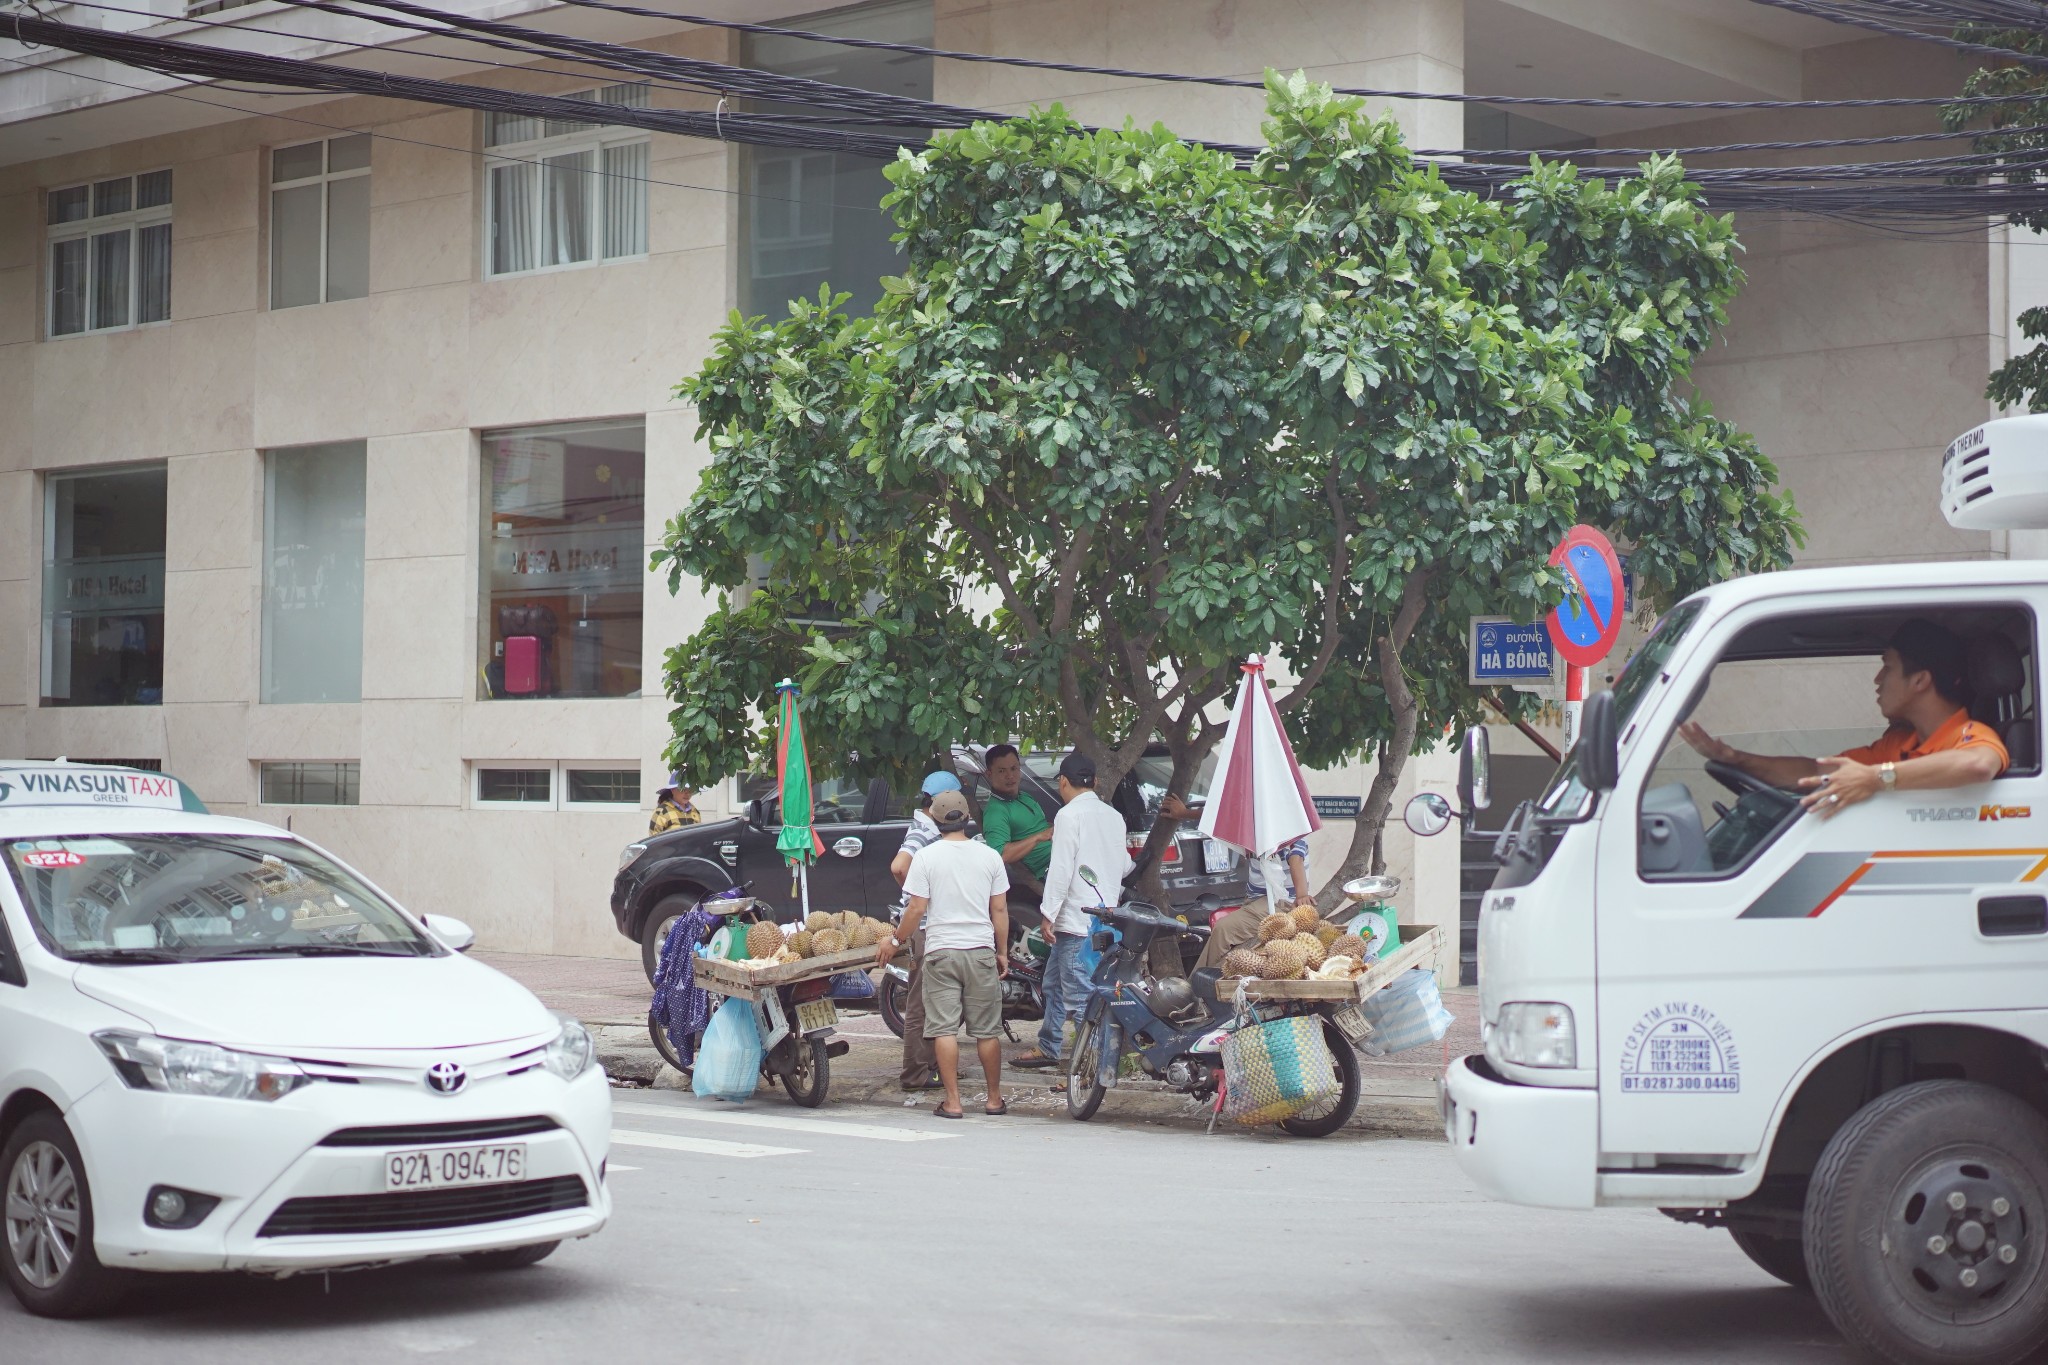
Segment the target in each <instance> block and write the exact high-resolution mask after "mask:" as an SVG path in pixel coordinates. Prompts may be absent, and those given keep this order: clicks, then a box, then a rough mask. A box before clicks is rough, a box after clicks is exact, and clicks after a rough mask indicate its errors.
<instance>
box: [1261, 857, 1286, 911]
mask: <svg viewBox="0 0 2048 1365" xmlns="http://www.w3.org/2000/svg"><path fill="white" fill-rule="evenodd" d="M1259 862H1260V863H1262V864H1263V865H1264V866H1265V869H1266V913H1267V914H1269V915H1277V914H1279V913H1280V872H1281V868H1282V864H1281V862H1280V860H1279V859H1278V858H1275V857H1274V856H1273V855H1272V854H1270V853H1262V854H1260V855H1259Z"/></svg>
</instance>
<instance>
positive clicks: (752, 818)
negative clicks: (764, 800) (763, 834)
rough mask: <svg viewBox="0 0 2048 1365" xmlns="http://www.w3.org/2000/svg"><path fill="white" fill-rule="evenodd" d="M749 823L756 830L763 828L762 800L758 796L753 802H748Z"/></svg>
mask: <svg viewBox="0 0 2048 1365" xmlns="http://www.w3.org/2000/svg"><path fill="white" fill-rule="evenodd" d="M747 823H748V824H750V825H752V826H753V827H754V828H755V829H760V828H762V824H761V798H760V797H758V796H757V797H755V798H754V799H753V800H751V801H749V802H747Z"/></svg>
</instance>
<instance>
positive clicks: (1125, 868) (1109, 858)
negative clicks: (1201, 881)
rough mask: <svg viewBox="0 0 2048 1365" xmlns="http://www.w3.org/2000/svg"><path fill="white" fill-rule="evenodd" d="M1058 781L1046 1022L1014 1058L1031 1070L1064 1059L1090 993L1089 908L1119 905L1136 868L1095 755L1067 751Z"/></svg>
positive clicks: (1047, 908) (1048, 895) (1046, 907)
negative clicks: (1085, 957) (1100, 791)
mask: <svg viewBox="0 0 2048 1365" xmlns="http://www.w3.org/2000/svg"><path fill="white" fill-rule="evenodd" d="M1059 784H1060V800H1061V801H1062V802H1064V803H1065V804H1064V805H1063V806H1062V807H1061V808H1060V813H1059V814H1058V815H1057V816H1055V817H1054V819H1053V822H1052V864H1051V866H1049V867H1047V868H1046V870H1045V896H1044V899H1043V900H1041V901H1040V902H1039V909H1040V911H1041V913H1043V914H1044V916H1045V932H1046V934H1047V935H1048V936H1049V937H1050V938H1051V940H1052V955H1051V956H1050V957H1048V958H1046V961H1045V1022H1044V1023H1043V1024H1041V1025H1040V1026H1039V1029H1038V1050H1037V1051H1035V1052H1027V1053H1025V1054H1024V1055H1023V1056H1022V1057H1019V1058H1017V1059H1016V1061H1015V1062H1013V1063H1012V1065H1014V1066H1021V1067H1024V1068H1026V1069H1031V1068H1042V1067H1051V1066H1057V1065H1058V1064H1059V1059H1060V1050H1061V1048H1063V1047H1064V1046H1065V1045H1066V1024H1067V1019H1068V1017H1069V1016H1070V1015H1071V1016H1075V1017H1076V1018H1078V1016H1079V1015H1080V1013H1081V1009H1082V1006H1083V1005H1084V1004H1085V1003H1086V1002H1087V999H1088V972H1087V969H1086V968H1085V967H1084V966H1083V965H1082V962H1081V949H1082V948H1083V947H1084V946H1085V945H1086V944H1087V942H1088V912H1089V911H1091V910H1094V909H1098V908H1100V907H1102V906H1104V905H1114V904H1115V903H1116V896H1117V892H1118V890H1119V888H1120V885H1121V883H1122V882H1123V879H1124V874H1126V873H1127V872H1129V871H1130V870H1131V853H1130V849H1129V848H1128V847H1127V846H1126V844H1125V842H1124V818H1123V816H1121V815H1118V814H1117V813H1116V811H1115V809H1114V808H1113V807H1111V806H1110V805H1109V803H1108V802H1106V801H1104V800H1103V799H1102V798H1101V797H1099V796H1097V795H1096V794H1095V760H1094V759H1092V758H1090V757H1088V755H1086V754H1084V753H1081V752H1079V751H1078V750H1077V751H1076V752H1074V753H1071V754H1068V755H1067V756H1066V757H1065V758H1063V759H1061V760H1060V775H1059ZM1084 867H1085V868H1087V869H1088V870H1089V871H1090V872H1092V873H1094V874H1095V885H1094V886H1090V885H1088V883H1087V882H1085V881H1083V880H1081V869H1082V868H1084Z"/></svg>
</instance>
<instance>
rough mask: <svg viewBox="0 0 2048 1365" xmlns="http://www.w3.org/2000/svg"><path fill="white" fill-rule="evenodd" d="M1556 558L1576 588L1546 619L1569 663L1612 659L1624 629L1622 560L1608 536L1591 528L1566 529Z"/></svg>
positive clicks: (1580, 664) (1554, 561)
mask: <svg viewBox="0 0 2048 1365" xmlns="http://www.w3.org/2000/svg"><path fill="white" fill-rule="evenodd" d="M1550 562H1551V564H1552V566H1560V565H1561V566H1562V567H1563V568H1564V571H1565V576H1566V577H1567V578H1568V579H1569V580H1570V583H1571V587H1572V591H1571V592H1570V593H1569V594H1568V595H1567V596H1566V597H1565V600H1564V601H1562V602H1560V603H1558V604H1557V606H1556V607H1555V608H1553V609H1552V610H1551V613H1550V615H1549V616H1548V617H1546V618H1544V623H1545V624H1546V625H1548V626H1549V627H1550V638H1551V641H1552V643H1554V644H1555V645H1556V646H1557V652H1558V653H1559V654H1562V655H1563V656H1564V660H1565V662H1566V663H1568V664H1572V665H1574V666H1576V667H1579V668H1585V667H1589V666H1591V665H1593V664H1596V663H1598V662H1600V660H1601V659H1603V658H1605V657H1606V655H1607V651H1608V650H1610V649H1612V648H1614V641H1615V637H1616V636H1618V635H1619V634H1620V633H1621V612H1622V596H1623V591H1624V590H1623V587H1622V581H1621V562H1620V560H1619V559H1617V558H1616V557H1615V553H1614V547H1613V546H1612V545H1610V544H1609V543H1608V541H1607V537H1606V536H1604V535H1602V534H1600V532H1598V531H1597V530H1595V529H1593V528H1592V527H1591V526H1574V527H1572V529H1571V530H1569V531H1567V532H1565V536H1564V539H1563V540H1562V541H1560V542H1559V543H1558V547H1557V548H1556V549H1555V550H1552V551H1551V552H1550Z"/></svg>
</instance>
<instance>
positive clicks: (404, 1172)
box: [384, 1142, 526, 1190]
mask: <svg viewBox="0 0 2048 1365" xmlns="http://www.w3.org/2000/svg"><path fill="white" fill-rule="evenodd" d="M525 1175H526V1144H525V1143H523V1142H500V1143H492V1144H490V1145H488V1146H478V1147H425V1148H417V1149H415V1150H412V1151H408V1152H391V1153H389V1154H388V1155H386V1156H385V1158H384V1188H385V1189H387V1190H439V1189H446V1188H448V1187H450V1186H454V1185H503V1184H508V1183H510V1182H511V1181H514V1180H520V1179H523V1178H524V1177H525Z"/></svg>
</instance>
